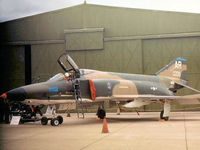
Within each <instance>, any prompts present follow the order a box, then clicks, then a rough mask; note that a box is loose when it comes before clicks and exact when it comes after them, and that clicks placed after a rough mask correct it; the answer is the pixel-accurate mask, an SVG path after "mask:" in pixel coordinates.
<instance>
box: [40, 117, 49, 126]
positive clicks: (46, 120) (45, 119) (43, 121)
mask: <svg viewBox="0 0 200 150" xmlns="http://www.w3.org/2000/svg"><path fill="white" fill-rule="evenodd" d="M47 123H48V119H47V117H42V119H41V124H42V125H47Z"/></svg>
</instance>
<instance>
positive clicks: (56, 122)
mask: <svg viewBox="0 0 200 150" xmlns="http://www.w3.org/2000/svg"><path fill="white" fill-rule="evenodd" d="M51 125H52V126H58V125H59V120H58V119H57V118H53V119H52V120H51Z"/></svg>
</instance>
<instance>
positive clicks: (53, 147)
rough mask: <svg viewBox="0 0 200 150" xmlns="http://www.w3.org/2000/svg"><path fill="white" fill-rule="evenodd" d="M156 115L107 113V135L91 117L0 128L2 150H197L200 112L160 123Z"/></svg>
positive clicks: (180, 114) (73, 116)
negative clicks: (53, 123)
mask: <svg viewBox="0 0 200 150" xmlns="http://www.w3.org/2000/svg"><path fill="white" fill-rule="evenodd" d="M159 115H160V113H159V112H141V113H140V116H138V115H137V113H134V112H133V113H121V115H116V114H115V113H107V124H108V129H109V133H104V134H102V133H101V131H102V126H103V121H102V120H96V116H95V114H94V113H87V114H85V117H86V118H85V119H78V118H77V114H71V117H70V118H69V117H66V115H63V117H64V123H63V124H62V125H59V126H57V127H52V126H51V125H50V124H49V123H48V125H46V126H42V125H41V124H40V122H34V123H25V124H21V125H18V126H16V125H8V124H0V149H1V150H41V149H42V150H108V149H109V150H199V149H200V112H198V111H197V112H171V116H170V121H167V122H160V121H158V120H159Z"/></svg>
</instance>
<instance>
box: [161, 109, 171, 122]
mask: <svg viewBox="0 0 200 150" xmlns="http://www.w3.org/2000/svg"><path fill="white" fill-rule="evenodd" d="M163 115H164V110H162V111H161V112H160V119H164V120H165V121H168V120H169V117H163Z"/></svg>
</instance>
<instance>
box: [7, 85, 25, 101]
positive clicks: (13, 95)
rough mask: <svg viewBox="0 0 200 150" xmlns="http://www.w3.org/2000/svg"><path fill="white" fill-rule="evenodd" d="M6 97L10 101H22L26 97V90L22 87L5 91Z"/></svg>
mask: <svg viewBox="0 0 200 150" xmlns="http://www.w3.org/2000/svg"><path fill="white" fill-rule="evenodd" d="M6 95H7V99H9V100H11V101H23V100H25V99H26V96H27V94H26V91H25V90H24V89H23V88H16V89H13V90H10V91H8V92H6Z"/></svg>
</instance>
